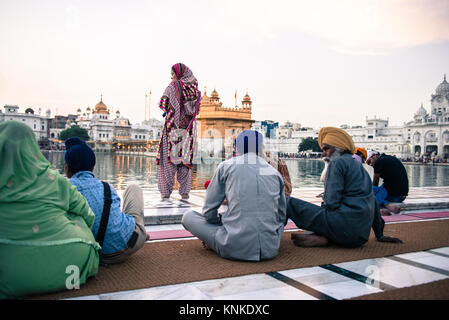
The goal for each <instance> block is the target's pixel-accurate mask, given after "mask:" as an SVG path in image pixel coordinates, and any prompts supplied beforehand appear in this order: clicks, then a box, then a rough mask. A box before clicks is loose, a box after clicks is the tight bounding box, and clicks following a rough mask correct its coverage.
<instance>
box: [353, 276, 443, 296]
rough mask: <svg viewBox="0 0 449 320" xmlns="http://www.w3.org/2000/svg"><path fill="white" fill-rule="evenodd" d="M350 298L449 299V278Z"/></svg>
mask: <svg viewBox="0 0 449 320" xmlns="http://www.w3.org/2000/svg"><path fill="white" fill-rule="evenodd" d="M350 300H449V279H444V280H439V281H434V282H429V283H426V284H421V285H419V286H412V287H406V288H400V289H394V290H389V291H384V292H379V293H373V294H368V295H366V296H361V297H356V298H353V299H350Z"/></svg>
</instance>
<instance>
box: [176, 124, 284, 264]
mask: <svg viewBox="0 0 449 320" xmlns="http://www.w3.org/2000/svg"><path fill="white" fill-rule="evenodd" d="M262 139H263V136H262V135H261V134H260V133H259V132H257V131H252V130H246V131H243V132H242V133H240V134H239V136H238V137H237V140H236V148H237V153H238V156H236V157H233V158H231V159H229V160H226V161H224V162H222V163H221V164H220V165H219V166H218V168H217V170H216V171H215V173H214V175H213V177H212V181H211V182H210V184H209V186H208V188H207V191H206V199H205V202H204V206H203V213H202V214H201V213H198V212H196V211H193V210H191V211H188V212H186V213H185V214H184V216H183V217H182V225H183V226H184V228H185V229H186V230H188V231H190V232H191V233H192V234H193V235H195V236H196V237H198V238H199V239H200V240H202V241H203V243H204V244H205V247H206V248H210V249H212V250H214V251H215V252H216V253H217V254H218V255H220V256H221V257H223V258H227V259H233V260H245V261H260V260H267V259H273V258H274V257H276V255H277V254H278V251H279V246H280V242H281V238H282V235H283V232H284V222H285V221H286V212H285V201H286V200H285V194H284V181H283V178H282V176H281V175H280V173H279V172H278V171H277V170H276V169H275V168H273V167H272V166H270V165H269V164H268V163H267V162H266V161H265V160H264V158H263V157H262V146H263V141H262ZM225 198H226V199H227V210H226V212H224V213H223V214H219V213H218V208H219V207H220V205H221V204H222V202H223V200H224V199H225Z"/></svg>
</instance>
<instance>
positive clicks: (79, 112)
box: [76, 108, 81, 118]
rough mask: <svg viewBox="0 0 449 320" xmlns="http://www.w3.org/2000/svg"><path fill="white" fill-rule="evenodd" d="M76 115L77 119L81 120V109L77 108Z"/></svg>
mask: <svg viewBox="0 0 449 320" xmlns="http://www.w3.org/2000/svg"><path fill="white" fill-rule="evenodd" d="M76 115H77V116H78V118H81V108H78V110H76Z"/></svg>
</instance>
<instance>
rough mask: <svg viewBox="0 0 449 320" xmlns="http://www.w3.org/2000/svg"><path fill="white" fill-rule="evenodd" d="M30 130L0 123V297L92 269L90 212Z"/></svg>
mask: <svg viewBox="0 0 449 320" xmlns="http://www.w3.org/2000/svg"><path fill="white" fill-rule="evenodd" d="M50 167H51V165H50V163H49V162H48V161H47V160H46V158H45V157H44V156H43V154H42V153H41V151H40V149H39V146H38V144H37V143H36V137H35V135H34V133H33V131H32V130H31V129H30V128H29V127H28V126H27V125H25V124H22V123H20V122H16V121H6V122H4V123H2V124H0V168H1V169H0V298H2V297H3V298H4V297H21V296H26V295H30V294H37V293H43V292H48V291H54V290H58V289H65V288H66V287H67V286H66V280H67V278H68V276H69V274H68V273H67V270H69V271H70V270H72V269H70V268H69V269H67V268H68V267H69V266H73V265H75V266H77V267H78V268H79V274H80V284H82V283H84V282H85V280H86V279H87V278H88V277H89V276H91V275H94V274H96V273H97V270H98V262H99V259H98V250H99V249H100V246H99V244H98V243H97V242H96V241H95V239H94V237H93V235H92V232H91V227H92V224H93V222H94V219H95V215H94V213H93V212H92V210H91V209H90V208H89V205H88V203H87V201H86V200H85V198H84V197H83V196H82V195H81V194H80V193H79V192H78V191H77V190H76V188H75V187H74V186H73V185H72V184H71V183H70V181H69V180H68V179H67V178H65V177H64V176H62V175H61V174H59V172H57V171H56V170H52V169H51V168H50Z"/></svg>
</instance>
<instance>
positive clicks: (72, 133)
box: [59, 126, 90, 141]
mask: <svg viewBox="0 0 449 320" xmlns="http://www.w3.org/2000/svg"><path fill="white" fill-rule="evenodd" d="M72 137H78V138H80V139H81V140H84V141H87V140H89V139H90V138H89V134H88V132H87V130H86V129H84V128H81V127H79V126H73V127H71V128H68V129H65V130H64V131H61V133H60V134H59V140H66V139H68V138H72Z"/></svg>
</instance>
